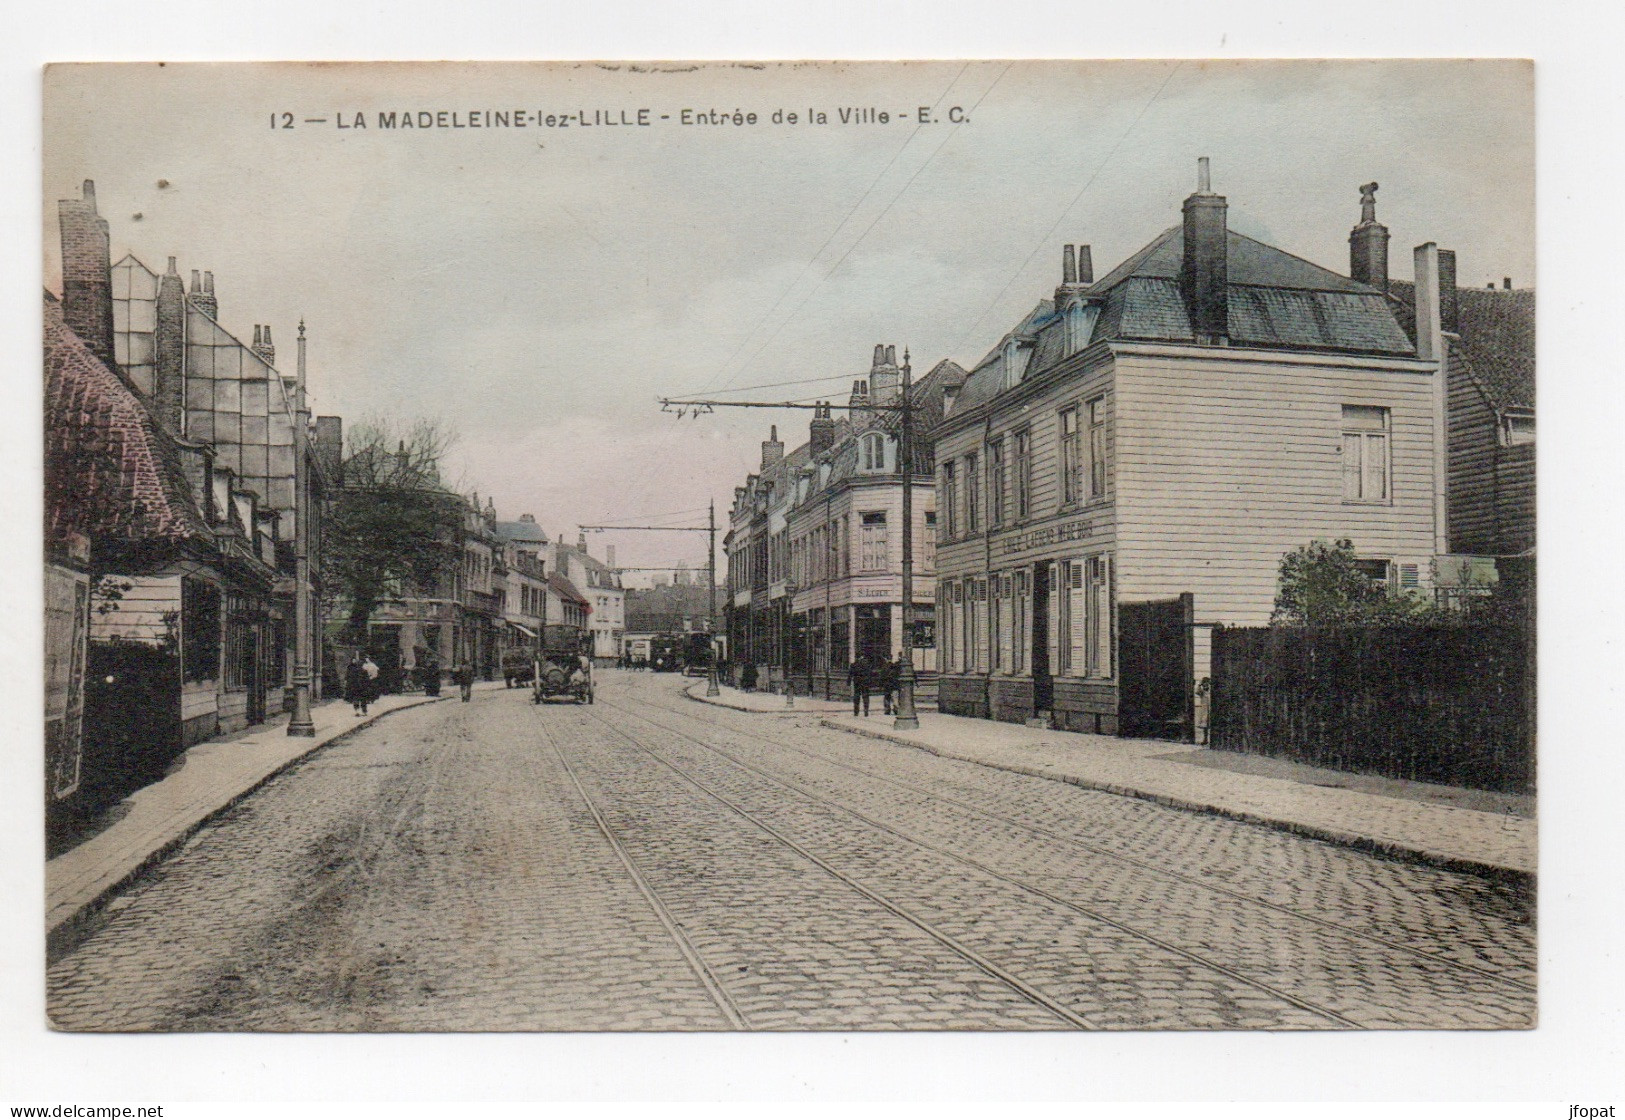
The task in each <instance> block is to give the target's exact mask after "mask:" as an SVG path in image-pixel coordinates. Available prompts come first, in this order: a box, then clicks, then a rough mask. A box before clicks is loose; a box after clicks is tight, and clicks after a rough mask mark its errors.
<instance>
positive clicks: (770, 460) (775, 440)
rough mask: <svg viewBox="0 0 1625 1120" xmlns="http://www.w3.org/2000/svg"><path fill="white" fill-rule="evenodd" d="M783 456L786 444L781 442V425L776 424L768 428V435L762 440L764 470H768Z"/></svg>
mask: <svg viewBox="0 0 1625 1120" xmlns="http://www.w3.org/2000/svg"><path fill="white" fill-rule="evenodd" d="M783 458H784V444H783V443H781V442H779V426H778V425H777V424H774V425H773V426H772V427H771V428H769V429H768V437H767V438H766V439H764V440H763V441H762V470H764V471H765V470H767V468H768V467H771V466H772V465H773V464H774V463H777V462H780V461H781V460H783Z"/></svg>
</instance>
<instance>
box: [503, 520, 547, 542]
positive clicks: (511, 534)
mask: <svg viewBox="0 0 1625 1120" xmlns="http://www.w3.org/2000/svg"><path fill="white" fill-rule="evenodd" d="M497 534H498V535H499V536H501V537H503V538H504V539H506V540H510V541H513V542H514V543H515V544H546V543H547V533H546V532H544V531H543V530H542V527H541V526H540V525H539V524H537V523H536V522H534V521H498V522H497Z"/></svg>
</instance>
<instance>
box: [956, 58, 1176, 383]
mask: <svg viewBox="0 0 1625 1120" xmlns="http://www.w3.org/2000/svg"><path fill="white" fill-rule="evenodd" d="M1184 65H1185V62H1184V60H1183V59H1179V60H1177V61H1175V63H1174V68H1173V69H1172V70H1170V71H1168V76H1167V77H1166V78H1164V79H1163V80H1162V84H1161V85H1160V86H1158V87H1157V90H1156V92H1155V93H1153V94H1152V95H1151V97H1150V98H1149V99H1148V100H1147V101H1146V103H1145V104H1144V105H1142V106H1140V111H1139V112H1138V113H1137V114H1135V117H1134V119H1133V120H1132V121H1130V122H1129V126H1128V127H1127V128H1126V129H1124V130H1123V134H1122V135H1121V136H1119V137H1118V138H1117V142H1116V143H1115V144H1113V145H1112V147H1111V151H1109V152H1107V153H1106V155H1105V158H1103V159H1102V160H1101V161H1100V163H1099V165H1098V166H1097V167H1096V168H1095V170H1094V173H1093V174H1092V175H1090V176H1089V178H1088V179H1087V180H1085V181H1084V184H1083V186H1081V187H1079V188H1078V193H1077V194H1075V195H1073V196H1072V201H1071V202H1068V203H1067V204H1066V205H1065V206H1064V207H1062V209H1061V213H1060V215H1059V216H1058V217H1057V218H1056V219H1055V224H1054V225H1052V226H1050V227H1049V232H1048V233H1046V234H1045V235H1044V236H1043V237H1042V238H1040V239H1039V241H1038V244H1036V245H1034V246H1033V251H1032V252H1030V253H1028V254H1027V259H1026V260H1024V261H1022V262H1021V267H1020V268H1018V269H1016V271H1015V272H1014V273H1013V274H1012V275H1011V277H1010V279H1009V280H1007V281H1006V282H1005V285H1004V287H1003V288H1001V289H999V294H998V295H996V296H994V297H993V302H992V303H990V304H988V305H987V308H986V310H984V311H983V312H982V313H981V314H980V315H978V316H977V317H976V318H975V320H974V321H973V322H972V323H971V325H970V326H969V327H968V328H966V330H965V333H964V334H963V335H961V336H960V338H959V341H958V342H956V343H954V346H953V350H952V351H951V352H952V353H955V354H958V353H961V352H962V351H963V349H964V346H965V343H966V341H968V340H969V339H970V337H971V335H972V334H974V333H975V332H976V328H978V327H980V326H981V325H982V320H983V319H986V318H987V317H988V314H989V313H990V312H992V310H993V309H994V308H995V307H997V306H998V305H999V301H1000V300H1002V299H1003V298H1004V297H1005V294H1006V293H1008V292H1009V291H1010V288H1011V286H1012V285H1014V284H1015V282H1016V281H1017V280H1018V279H1019V278H1020V277H1021V274H1022V273H1023V272H1025V271H1027V267H1028V266H1029V265H1031V264H1032V263H1033V258H1034V257H1036V256H1038V254H1039V253H1041V252H1042V251H1043V250H1044V246H1046V245H1048V244H1049V243H1050V239H1051V238H1052V237H1054V236H1055V231H1056V230H1058V229H1060V228H1061V223H1062V222H1064V221H1066V216H1067V215H1068V214H1070V213H1071V212H1072V208H1073V207H1074V206H1076V205H1077V204H1078V200H1079V199H1081V198H1082V197H1083V196H1084V193H1085V192H1086V191H1088V189H1089V188H1090V187H1092V186H1094V183H1095V180H1096V179H1098V178H1100V173H1101V172H1102V171H1104V170H1106V165H1107V164H1108V163H1110V162H1111V161H1112V157H1113V156H1115V155H1116V154H1117V151H1118V149H1119V148H1121V147H1122V146H1123V141H1125V140H1127V139H1128V138H1129V136H1130V135H1131V134H1132V133H1133V132H1134V130H1135V129H1136V128H1138V127H1140V121H1142V120H1143V119H1145V115H1146V113H1147V112H1149V111H1150V109H1151V106H1152V105H1154V104H1156V102H1157V99H1158V98H1160V97H1161V96H1162V93H1163V91H1164V90H1166V89H1167V88H1168V83H1169V82H1171V81H1173V80H1174V75H1175V74H1177V73H1179V71H1180V68H1181V67H1182V66H1184Z"/></svg>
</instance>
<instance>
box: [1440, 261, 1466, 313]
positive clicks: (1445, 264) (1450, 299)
mask: <svg viewBox="0 0 1625 1120" xmlns="http://www.w3.org/2000/svg"><path fill="white" fill-rule="evenodd" d="M1459 308H1460V303H1459V301H1458V300H1457V298H1456V251H1455V250H1454V249H1440V250H1439V327H1440V329H1441V330H1444V331H1448V332H1449V333H1450V334H1459V333H1461V332H1460V329H1459V328H1460V323H1461V316H1460V313H1459Z"/></svg>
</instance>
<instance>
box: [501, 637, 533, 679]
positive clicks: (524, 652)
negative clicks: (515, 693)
mask: <svg viewBox="0 0 1625 1120" xmlns="http://www.w3.org/2000/svg"><path fill="white" fill-rule="evenodd" d="M535 679H536V649H535V647H534V646H517V647H515V648H513V649H509V650H504V651H503V653H502V683H503V686H504V687H505V688H512V687H513V686H514V685H526V684H529V683H530V682H531V681H533V680H535Z"/></svg>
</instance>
